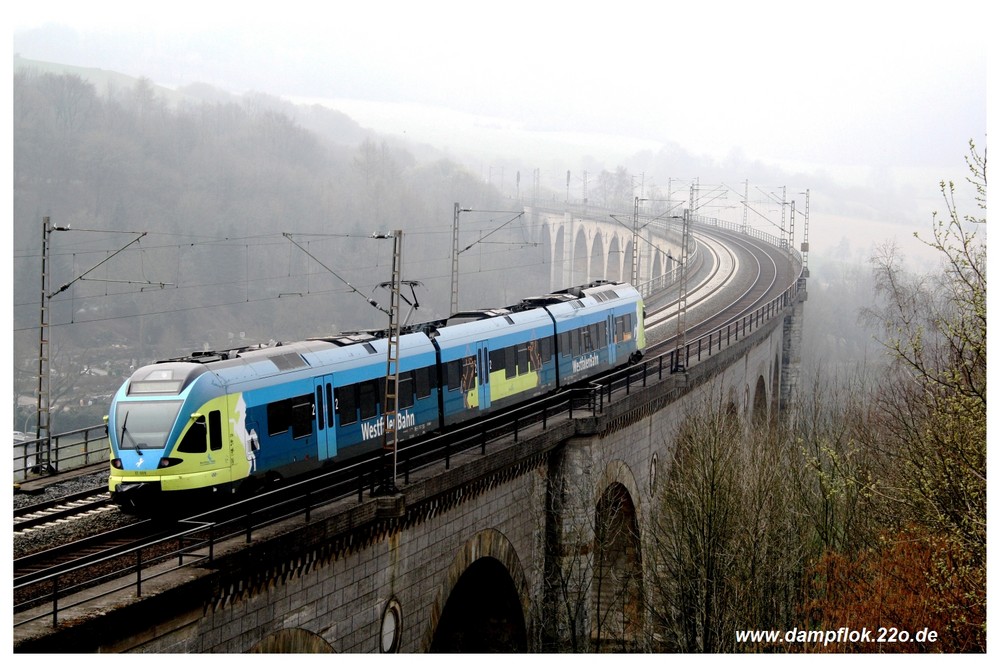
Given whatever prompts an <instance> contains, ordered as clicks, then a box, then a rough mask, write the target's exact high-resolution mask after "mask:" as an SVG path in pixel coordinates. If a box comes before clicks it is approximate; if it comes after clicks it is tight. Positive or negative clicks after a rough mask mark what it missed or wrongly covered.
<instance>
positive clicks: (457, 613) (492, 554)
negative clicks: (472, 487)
mask: <svg viewBox="0 0 1000 667" xmlns="http://www.w3.org/2000/svg"><path fill="white" fill-rule="evenodd" d="M504 574H506V576H504ZM483 587H486V588H487V589H489V590H486V592H485V594H483ZM484 599H489V600H490V601H491V603H492V604H491V605H490V606H487V605H483V604H482V602H483V600H484ZM530 605H531V596H530V593H529V590H528V583H527V579H526V578H525V576H524V570H523V568H522V567H521V561H520V559H519V558H518V556H517V551H516V550H515V549H514V545H513V544H511V543H510V541H509V540H508V539H507V537H506V536H505V535H504V534H503V533H501V532H500V531H498V530H494V529H492V528H488V529H486V530H482V531H480V532H478V533H476V535H475V536H473V537H472V538H471V539H470V540H468V541H467V542H466V543H465V544H464V545H463V546H462V548H461V549H459V551H458V553H457V554H455V557H454V558H453V559H452V561H451V565H450V566H449V567H448V572H447V574H446V575H445V580H444V581H443V582H442V583H441V585H440V586H439V587H438V592H437V594H436V596H435V599H434V602H433V604H432V606H431V610H430V623H429V624H428V627H427V630H426V632H425V635H424V642H423V644H424V652H439V651H440V652H454V651H458V652H462V653H484V652H495V651H497V650H502V651H504V652H518V651H520V652H526V651H527V649H528V645H527V641H528V633H527V622H526V614H525V610H526V609H529V608H530ZM487 614H493V615H494V616H492V617H487ZM496 614H499V618H497V617H496V616H495V615H496ZM497 642H507V643H505V644H504V645H503V646H497V645H496V643H497Z"/></svg>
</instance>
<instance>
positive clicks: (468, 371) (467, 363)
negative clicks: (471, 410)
mask: <svg viewBox="0 0 1000 667" xmlns="http://www.w3.org/2000/svg"><path fill="white" fill-rule="evenodd" d="M478 377H479V369H478V368H476V358H475V357H472V356H469V357H465V358H464V359H462V379H461V381H460V383H461V384H460V386H461V389H462V391H468V390H469V389H472V388H473V387H475V386H476V379H477V378H478Z"/></svg>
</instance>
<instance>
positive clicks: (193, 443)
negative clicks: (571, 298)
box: [177, 417, 208, 454]
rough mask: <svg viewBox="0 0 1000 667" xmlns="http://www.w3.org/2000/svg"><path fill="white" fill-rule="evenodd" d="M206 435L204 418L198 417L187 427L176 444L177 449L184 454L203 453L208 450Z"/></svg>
mask: <svg viewBox="0 0 1000 667" xmlns="http://www.w3.org/2000/svg"><path fill="white" fill-rule="evenodd" d="M207 435H208V434H207V432H206V429H205V418H204V417H200V418H198V419H197V420H195V421H194V422H193V423H192V424H191V426H189V427H188V430H187V433H185V434H184V437H183V438H181V442H180V444H179V445H177V451H178V452H183V453H184V454H204V453H205V452H207V451H208V440H207V438H206V436H207Z"/></svg>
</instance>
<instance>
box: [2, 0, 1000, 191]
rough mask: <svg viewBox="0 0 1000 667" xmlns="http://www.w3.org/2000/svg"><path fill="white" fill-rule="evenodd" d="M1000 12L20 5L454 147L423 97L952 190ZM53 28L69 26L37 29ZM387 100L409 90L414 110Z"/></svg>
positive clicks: (508, 136)
mask: <svg viewBox="0 0 1000 667" xmlns="http://www.w3.org/2000/svg"><path fill="white" fill-rule="evenodd" d="M985 6H986V3H985V2H982V1H980V2H971V1H967V0H952V1H950V2H947V3H940V2H933V3H932V2H908V3H901V2H894V1H893V2H881V1H878V0H868V1H867V2H856V1H855V0H847V1H840V2H825V3H817V2H801V1H798V2H776V1H769V0H758V1H757V2H729V1H726V0H721V1H716V2H711V3H699V2H660V1H649V0H646V1H644V2H632V1H629V0H614V1H611V0H605V1H602V2H589V1H585V0H573V1H568V2H546V1H544V0H534V1H528V2H524V1H521V0H505V1H504V2H498V3H486V2H479V1H475V2H472V1H468V0H466V1H464V2H439V1H435V0H424V1H423V2H398V1H393V2H378V1H377V0H376V1H370V2H357V1H352V2H340V1H334V2H327V3H320V2H299V1H297V0H286V1H285V2H281V3H274V2H267V3H265V2H210V1H202V2H188V1H186V0H183V1H177V2H171V3H163V4H162V5H161V4H160V3H142V2H134V1H133V2H101V1H96V2H85V3H81V2H61V1H56V0H33V1H30V2H20V3H16V4H15V5H14V7H13V8H12V9H11V10H9V12H10V14H11V20H12V23H13V29H14V33H15V36H16V39H15V50H19V51H20V52H21V55H22V56H24V57H26V58H31V59H38V60H54V61H57V62H64V63H69V64H75V65H82V66H92V67H101V68H105V69H114V70H117V71H122V72H124V73H127V74H133V75H145V76H148V77H149V78H151V79H153V80H154V81H155V82H157V83H163V84H174V85H182V84H186V83H191V82H194V81H203V82H206V83H210V84H213V85H216V86H218V87H222V88H225V89H228V90H231V91H233V92H245V91H248V90H258V91H262V92H267V93H272V94H275V95H279V96H282V97H286V98H288V99H293V100H339V101H340V104H341V107H342V108H343V109H344V110H346V111H348V112H349V113H351V115H353V116H355V117H356V118H357V120H359V122H361V123H362V124H364V125H367V126H370V127H373V128H374V129H376V130H380V131H395V132H407V133H408V134H409V135H410V136H411V137H413V138H417V139H423V138H424V137H425V136H426V137H429V138H431V140H433V141H442V139H441V136H442V135H438V136H436V137H431V136H430V134H429V133H430V132H431V131H432V126H433V125H435V122H433V121H428V120H426V118H425V113H424V112H425V111H427V109H429V108H433V109H434V110H435V113H438V112H439V111H440V110H441V108H444V109H446V110H447V111H448V112H449V113H450V115H449V116H446V118H448V120H447V121H445V122H444V123H442V122H441V121H437V122H436V125H437V128H438V130H439V131H440V130H441V129H445V130H447V131H449V132H450V135H451V139H452V140H453V141H456V142H457V141H472V142H477V141H478V142H480V143H481V145H482V146H484V147H486V146H490V145H491V142H495V141H499V142H501V143H503V142H504V141H509V142H514V141H515V140H516V139H524V138H528V139H529V141H528V142H527V144H525V145H526V146H529V147H530V148H527V147H526V148H523V149H520V150H539V149H540V147H542V146H546V145H551V142H552V141H556V140H557V139H558V140H559V141H561V142H562V143H560V144H559V145H566V144H577V145H579V146H580V147H581V148H582V147H584V146H586V150H587V152H588V153H589V154H592V155H595V156H596V157H598V158H599V159H600V158H603V159H605V160H607V161H608V163H607V166H608V168H611V169H613V168H614V166H615V163H616V161H620V160H621V155H625V154H628V153H630V152H632V151H634V150H637V149H638V148H651V149H653V150H656V149H657V148H658V147H659V146H661V145H663V144H665V143H675V144H678V145H679V146H680V147H682V148H683V149H684V150H685V151H687V152H689V153H691V154H694V155H699V156H707V157H712V158H716V159H719V160H724V159H725V158H726V157H727V156H729V157H731V156H733V155H739V156H742V157H743V158H745V159H747V160H759V161H764V162H771V163H775V164H781V165H783V166H785V167H787V168H792V167H794V168H803V169H806V170H807V171H806V173H811V172H818V171H819V170H822V173H824V174H827V175H830V174H833V175H834V176H835V177H837V178H842V179H846V180H845V183H848V182H850V183H852V184H865V183H866V182H870V181H871V180H873V179H874V178H875V177H876V176H877V177H878V179H880V180H881V179H884V178H886V175H887V174H890V175H891V177H892V178H894V179H904V178H912V179H916V180H917V181H919V182H921V183H922V182H925V181H926V183H927V188H928V190H929V194H930V195H935V194H936V184H937V182H938V181H939V180H941V179H942V178H944V179H949V178H953V179H955V180H960V179H962V178H963V177H964V175H965V167H964V162H963V159H964V155H965V153H966V150H967V145H968V140H969V139H975V140H977V141H978V142H979V143H980V144H981V145H985V134H986V64H987V49H986V44H987V41H988V39H989V38H990V37H991V35H989V34H987V33H986V32H985V25H986V15H987V12H986V10H985V8H984V7H985ZM46 24H60V25H63V26H66V28H67V30H65V31H63V32H62V33H60V35H59V38H57V39H53V38H52V36H51V35H52V33H51V32H48V33H46V34H47V35H48V36H47V38H46V39H45V40H39V39H37V38H36V37H37V35H39V34H41V33H37V32H34V31H35V30H36V29H38V28H41V27H43V26H45V25H46ZM19 47H20V48H19ZM372 102H378V103H380V104H379V105H374V104H371V103H372ZM384 103H395V104H396V105H400V104H405V105H407V106H406V109H407V110H408V115H407V116H406V117H405V118H407V120H405V121H400V120H399V118H398V117H395V118H393V119H390V118H389V116H388V115H387V114H386V112H385V109H386V108H396V109H398V108H400V107H398V106H396V107H391V106H390V107H386V106H385V104H384ZM434 118H439V116H434ZM377 123H378V124H381V126H379V125H377ZM468 128H473V129H475V130H477V131H481V134H480V136H479V138H478V139H477V138H475V135H473V134H468V135H463V134H462V132H465V130H466V129H468ZM487 130H489V132H487ZM421 133H423V134H421ZM608 135H615V136H613V137H612V138H611V139H609V138H608ZM443 136H445V137H447V136H448V135H447V134H445V135H443ZM584 136H585V137H586V139H583V138H581V137H584ZM445 140H446V139H445ZM557 143H558V142H557ZM610 146H617V147H618V151H617V152H615V151H614V150H613V149H611V148H610ZM623 147H624V148H627V150H623ZM602 151H606V153H603V152H602ZM525 157H527V156H525ZM625 166H626V167H628V166H629V165H628V164H625ZM793 173H794V172H793ZM668 176H688V175H687V174H674V175H671V174H662V175H659V177H660V179H661V180H666V178H667V177H668ZM744 177H746V174H735V173H734V174H733V175H732V180H733V181H741V180H742V179H743V178H744ZM801 185H802V186H804V187H808V186H809V184H808V183H803V184H801Z"/></svg>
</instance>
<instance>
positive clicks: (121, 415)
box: [115, 401, 181, 452]
mask: <svg viewBox="0 0 1000 667" xmlns="http://www.w3.org/2000/svg"><path fill="white" fill-rule="evenodd" d="M180 409H181V401H125V402H121V403H119V404H118V410H117V412H116V413H115V430H116V433H115V435H116V436H117V439H118V447H119V448H120V449H134V450H137V451H139V452H142V450H144V449H163V448H164V447H166V445H167V436H169V435H170V429H171V428H173V426H174V422H175V421H176V420H177V413H178V411H179V410H180Z"/></svg>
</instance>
